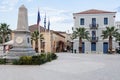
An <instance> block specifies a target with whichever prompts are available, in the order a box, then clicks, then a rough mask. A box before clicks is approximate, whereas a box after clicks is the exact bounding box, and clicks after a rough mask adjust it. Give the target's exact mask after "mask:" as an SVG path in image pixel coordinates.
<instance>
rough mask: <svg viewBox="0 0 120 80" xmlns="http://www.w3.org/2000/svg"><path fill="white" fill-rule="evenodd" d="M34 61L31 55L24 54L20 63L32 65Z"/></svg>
mask: <svg viewBox="0 0 120 80" xmlns="http://www.w3.org/2000/svg"><path fill="white" fill-rule="evenodd" d="M31 63H32V57H31V56H22V57H20V60H19V64H20V65H30V64H31Z"/></svg>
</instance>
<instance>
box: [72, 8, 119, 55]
mask: <svg viewBox="0 0 120 80" xmlns="http://www.w3.org/2000/svg"><path fill="white" fill-rule="evenodd" d="M115 15H116V12H110V11H103V10H96V9H91V10H87V11H83V12H79V13H73V18H74V27H73V30H75V29H76V28H79V27H84V28H86V30H87V31H89V33H90V35H89V36H90V40H89V41H88V40H86V39H84V40H83V43H82V52H83V53H107V52H108V48H109V43H108V39H103V38H102V37H101V35H102V31H103V30H105V29H106V27H107V26H109V27H111V26H115ZM112 44H113V50H115V48H116V46H118V43H117V42H116V41H115V39H113V43H112ZM73 51H74V52H75V51H76V52H79V40H78V38H77V39H74V40H73Z"/></svg>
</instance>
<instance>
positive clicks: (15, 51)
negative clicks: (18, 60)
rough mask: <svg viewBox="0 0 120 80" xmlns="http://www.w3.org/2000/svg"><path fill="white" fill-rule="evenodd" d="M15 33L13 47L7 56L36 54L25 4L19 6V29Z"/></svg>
mask: <svg viewBox="0 0 120 80" xmlns="http://www.w3.org/2000/svg"><path fill="white" fill-rule="evenodd" d="M13 33H14V39H13V41H14V43H13V48H12V49H10V51H9V53H8V55H7V56H9V57H20V56H32V55H34V54H35V51H34V50H33V48H32V46H31V36H30V31H29V27H28V15H27V9H26V8H25V6H24V5H22V6H21V7H20V8H19V12H18V22H17V29H16V30H14V31H13Z"/></svg>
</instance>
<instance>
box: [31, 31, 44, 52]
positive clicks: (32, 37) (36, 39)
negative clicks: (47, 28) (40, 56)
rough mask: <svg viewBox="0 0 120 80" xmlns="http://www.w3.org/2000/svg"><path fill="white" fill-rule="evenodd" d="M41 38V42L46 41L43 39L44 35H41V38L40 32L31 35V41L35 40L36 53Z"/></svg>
mask: <svg viewBox="0 0 120 80" xmlns="http://www.w3.org/2000/svg"><path fill="white" fill-rule="evenodd" d="M39 38H40V41H41V40H44V37H43V34H40V36H39V31H38V30H37V31H34V32H33V33H32V34H31V39H32V41H33V40H34V41H35V51H36V52H38V39H39Z"/></svg>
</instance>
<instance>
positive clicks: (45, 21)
mask: <svg viewBox="0 0 120 80" xmlns="http://www.w3.org/2000/svg"><path fill="white" fill-rule="evenodd" d="M44 28H45V29H46V13H45V18H44Z"/></svg>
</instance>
